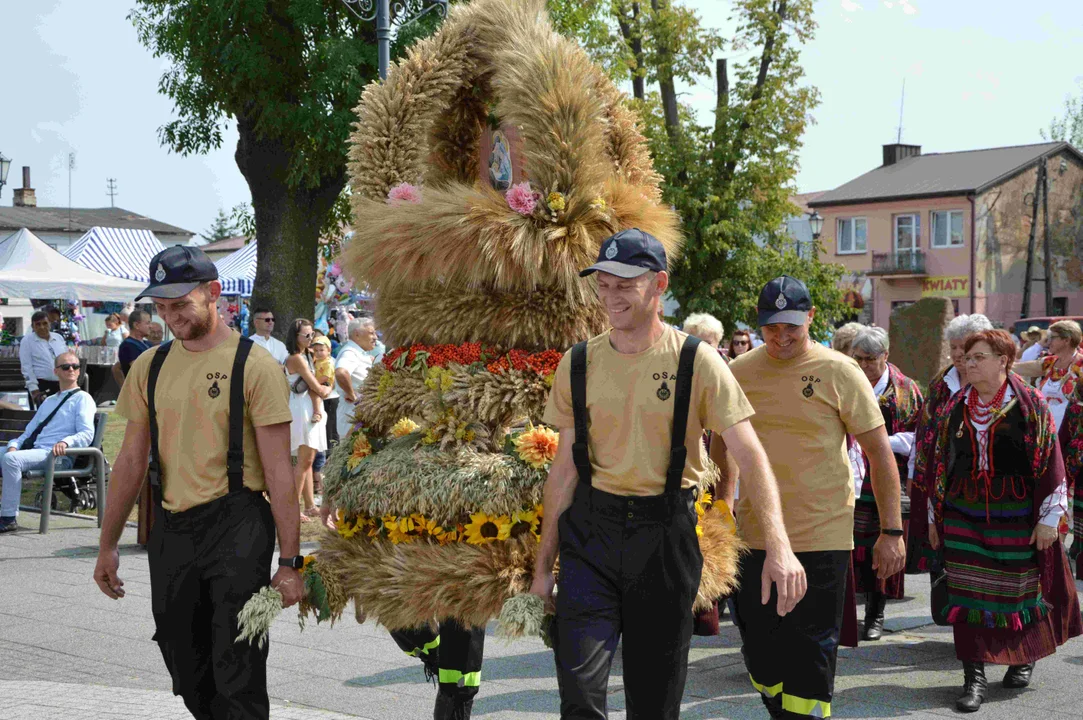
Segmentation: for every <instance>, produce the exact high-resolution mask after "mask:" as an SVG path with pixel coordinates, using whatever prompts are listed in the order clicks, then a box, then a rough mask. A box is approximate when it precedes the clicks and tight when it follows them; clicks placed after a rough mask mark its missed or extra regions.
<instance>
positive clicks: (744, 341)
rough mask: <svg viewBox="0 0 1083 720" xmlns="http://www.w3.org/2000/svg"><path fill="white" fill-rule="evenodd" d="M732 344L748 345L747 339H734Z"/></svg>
mask: <svg viewBox="0 0 1083 720" xmlns="http://www.w3.org/2000/svg"><path fill="white" fill-rule="evenodd" d="M733 344H734V345H748V340H734V341H733Z"/></svg>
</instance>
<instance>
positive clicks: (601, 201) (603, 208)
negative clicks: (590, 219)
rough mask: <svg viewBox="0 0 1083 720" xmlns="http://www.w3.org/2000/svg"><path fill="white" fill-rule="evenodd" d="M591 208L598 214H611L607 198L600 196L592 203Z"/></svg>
mask: <svg viewBox="0 0 1083 720" xmlns="http://www.w3.org/2000/svg"><path fill="white" fill-rule="evenodd" d="M590 206H591V207H592V208H594V209H595V210H597V211H598V212H602V213H604V212H609V204H608V203H606V201H605V198H604V197H602V196H601V195H599V196H598V197H596V198H594V199H593V200H591V201H590Z"/></svg>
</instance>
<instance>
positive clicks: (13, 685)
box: [0, 513, 1083, 720]
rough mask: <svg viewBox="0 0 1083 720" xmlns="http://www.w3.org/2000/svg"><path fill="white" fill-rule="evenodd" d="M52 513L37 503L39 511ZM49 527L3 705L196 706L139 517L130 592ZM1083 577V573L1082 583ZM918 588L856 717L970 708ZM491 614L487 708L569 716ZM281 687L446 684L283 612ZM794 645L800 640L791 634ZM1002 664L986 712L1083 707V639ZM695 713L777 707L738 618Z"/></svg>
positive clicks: (128, 537) (30, 564) (892, 625)
mask: <svg viewBox="0 0 1083 720" xmlns="http://www.w3.org/2000/svg"><path fill="white" fill-rule="evenodd" d="M22 520H23V521H24V523H25V525H27V526H29V527H33V528H36V526H37V523H36V520H37V516H35V515H33V514H29V513H24V514H23V516H22ZM51 528H52V529H51V531H50V533H49V534H48V535H44V536H43V535H38V534H37V533H36V531H34V530H22V531H20V532H17V533H12V534H7V535H0V653H2V655H0V657H3V660H0V720H6V719H8V718H11V719H15V718H19V719H24V718H25V719H28V720H29V719H33V720H39V719H44V720H49V719H51V718H58V719H61V718H62V719H63V720H79V719H81V718H88V719H89V718H94V719H97V718H167V719H171V718H185V717H188V716H187V714H186V713H185V710H184V706H183V704H182V703H181V702H180V700H179V699H178V698H176V697H174V696H173V694H172V692H171V691H170V681H169V677H168V675H167V674H166V672H165V668H164V666H163V664H162V659H161V655H160V653H159V652H158V648H157V646H156V645H155V644H154V643H153V642H151V639H150V638H151V635H152V633H153V622H152V620H151V614H150V584H149V575H148V570H147V557H146V553H145V552H144V551H143V550H142V549H140V548H139V547H138V546H137V545H136V544H135V531H134V529H130V530H128V531H126V532H125V535H124V538H123V540H122V546H121V568H120V575H121V577H122V578H123V580H124V582H125V589H126V590H127V597H125V598H124V599H123V600H120V601H112V600H109V599H108V598H106V597H105V596H104V595H102V594H101V593H100V592H98V590H97V588H96V587H95V585H94V583H93V580H92V579H91V573H92V571H93V568H94V560H95V557H96V555H97V535H98V533H97V530H96V528H95V527H94V524H93V523H92V522H84V521H81V520H73V519H68V518H54V520H53V522H52V526H51ZM1080 587H1081V588H1083V585H1081V586H1080ZM907 591H908V598H907V600H905V601H900V602H897V603H896V602H893V603H890V604H889V605H888V621H887V629H888V630H889V633H888V634H887V636H886V637H885V639H884V640H883V641H881V642H879V643H865V644H863V645H862V646H861V647H860V648H857V649H854V650H850V649H844V650H842V651H841V652H840V653H839V666H838V677H837V680H836V694H835V699H834V701H833V703H832V710H833V712H834V715H835V716H836V717H840V718H904V717H905V718H929V719H934V718H942V717H950V716H955V715H957V713H955V711H954V710H953V707H954V698H955V696H956V695H957V694H958V692H959V688H960V685H961V682H962V671H961V669H960V666H959V663H958V662H957V661H956V660H955V655H954V650H953V648H952V644H951V631H950V629H946V628H937V627H935V626H932V625H929V624H928V622H929V618H928V615H927V608H928V581H927V580H926V579H925V578H923V577H921V576H908V577H907ZM492 630H493V628H492V627H490V633H489V636H488V637H487V640H486V642H487V647H486V661H485V665H484V668H483V670H482V686H481V693H480V694H479V695H478V698H477V701H476V702H475V705H474V717H475V718H485V719H486V720H512V719H515V720H520V719H524V718H553V717H556V716H557V714H558V711H559V698H558V696H557V687H556V679H555V677H554V674H553V659H552V654H551V652H550V651H549V650H547V649H546V648H545V647H544V646H543V645H542V644H541V642H540V641H537V640H519V641H514V642H508V641H505V640H503V639H501V638H498V637H496V636H495V635H494V634H493V632H492ZM271 637H272V640H271V651H270V658H269V660H268V666H269V667H268V675H269V682H268V685H269V692H270V695H271V701H272V704H273V705H274V708H273V710H272V713H271V717H272V718H275V720H339V719H341V718H367V719H369V720H407V719H408V720H420V719H421V718H428V717H432V703H433V696H434V692H435V691H434V689H433V688H432V686H431V685H426V684H425V682H424V679H423V675H422V672H421V668H420V664H419V663H418V662H417V661H416V660H413V659H411V658H407V657H405V656H403V655H402V653H401V652H399V650H398V649H397V647H396V646H395V644H394V643H393V642H392V641H391V639H390V638H389V637H388V635H387V633H386V632H385V631H384V630H383V629H381V628H379V627H377V626H375V625H374V624H372V623H366V624H364V625H358V624H357V623H355V622H354V621H353V619H352V618H343V620H342V621H341V622H340V623H338V624H336V625H335V627H334V628H329V627H328V626H327V625H326V624H323V625H318V626H317V625H316V624H314V623H312V622H309V623H308V624H307V626H306V628H305V630H304V631H303V632H302V631H301V630H300V629H299V627H298V624H297V620H296V615H295V613H294V612H293V611H292V610H291V611H287V612H285V613H283V615H282V617H280V618H279V620H278V621H277V623H276V624H275V627H274V628H273V629H272V631H271ZM780 652H785V649H784V648H780ZM621 674H622V672H621V664H620V661H619V657H618V660H617V662H616V663H615V665H614V667H613V673H612V677H611V681H610V693H609V706H610V717H611V718H613V719H614V720H619V719H620V718H624V716H625V714H624V693H623V683H622V677H621ZM1000 674H1001V670H1000V669H997V668H992V672H991V673H990V680H991V685H992V687H991V689H990V693H989V698H988V700H987V701H986V704H985V705H984V706H983V708H982V710H981V712H980V714H979V715H978V716H977V717H978V718H980V720H1019V718H1030V717H1037V716H1041V717H1042V718H1043V720H1066V719H1067V718H1075V719H1077V720H1078V719H1079V718H1083V710H1081V708H1083V682H1080V680H1081V678H1083V638H1076V639H1075V640H1073V641H1071V642H1070V643H1068V644H1067V645H1066V646H1064V647H1062V648H1061V649H1060V651H1059V652H1058V653H1057V654H1056V655H1054V656H1053V657H1051V658H1047V659H1045V660H1043V661H1041V662H1040V663H1039V664H1038V668H1037V670H1036V671H1035V676H1034V685H1033V686H1032V687H1031V688H1028V689H1027V690H1022V691H1007V690H1004V689H1002V688H1000V687H999V680H1000ZM681 717H682V718H685V719H687V720H701V719H703V720H706V719H708V718H734V719H736V720H752V719H754V718H755V719H756V720H764V719H765V718H766V712H765V711H764V709H763V706H762V705H761V703H760V701H759V698H758V696H757V694H756V693H755V692H754V691H753V690H752V688H751V686H750V684H749V682H748V675H747V674H746V673H745V670H744V664H743V662H742V659H741V653H740V641H739V638H738V635H737V631H736V630H735V629H734V628H733V627H732V625H731V624H730V623H729V622H728V621H724V622H723V631H722V633H721V634H720V635H718V636H716V637H711V638H695V639H694V640H693V647H692V651H691V657H690V663H689V672H688V683H687V686H686V689H685V694H684V709H683V711H682V714H681Z"/></svg>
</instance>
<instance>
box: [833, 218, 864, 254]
mask: <svg viewBox="0 0 1083 720" xmlns="http://www.w3.org/2000/svg"><path fill="white" fill-rule="evenodd" d="M845 222H848V223H850V237H849V238H848V240H849V241H850V249H849V250H843V249H842V241H843V232H842V227H843V225H842V224H843V223H845ZM858 222H861V223H864V224H865V246H864V247H863V248H861V249H860V250H858V249H857V247H856V245H857V224H858ZM868 251H869V221H868V218H865V217H860V216H859V217H845V218H838V219H837V220H836V221H835V253H836V254H838V255H864V254H865V253H867V252H868Z"/></svg>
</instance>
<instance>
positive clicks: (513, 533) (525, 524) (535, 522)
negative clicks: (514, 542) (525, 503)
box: [508, 510, 541, 538]
mask: <svg viewBox="0 0 1083 720" xmlns="http://www.w3.org/2000/svg"><path fill="white" fill-rule="evenodd" d="M540 526H541V518H540V517H538V513H537V512H535V511H534V510H520V511H519V512H517V513H514V514H513V515H512V516H511V529H510V530H509V531H508V537H513V538H514V537H519V536H520V535H525V534H527V533H534V534H535V535H536V534H537V531H538V530H539V529H540Z"/></svg>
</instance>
